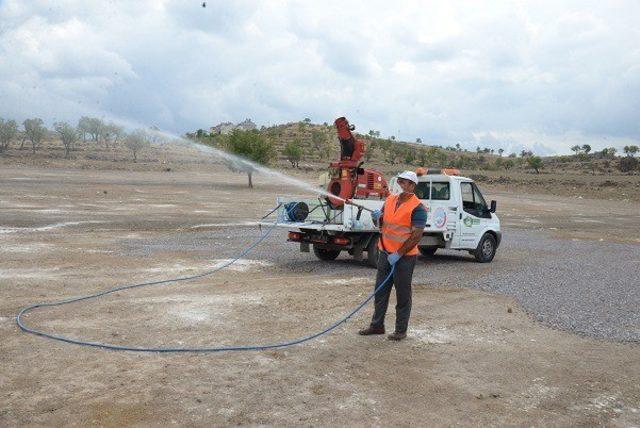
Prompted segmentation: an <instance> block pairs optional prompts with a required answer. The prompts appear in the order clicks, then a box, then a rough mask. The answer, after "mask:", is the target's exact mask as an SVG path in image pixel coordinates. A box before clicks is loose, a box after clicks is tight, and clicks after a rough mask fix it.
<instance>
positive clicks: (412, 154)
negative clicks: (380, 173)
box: [404, 147, 416, 165]
mask: <svg viewBox="0 0 640 428" xmlns="http://www.w3.org/2000/svg"><path fill="white" fill-rule="evenodd" d="M415 161H416V151H415V150H414V149H413V148H411V147H407V148H406V150H405V153H404V163H406V164H407V165H413V163H414V162H415Z"/></svg>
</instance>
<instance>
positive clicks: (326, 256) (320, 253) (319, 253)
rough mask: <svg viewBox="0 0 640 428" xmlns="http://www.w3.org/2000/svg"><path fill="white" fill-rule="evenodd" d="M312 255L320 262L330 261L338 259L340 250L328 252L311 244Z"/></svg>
mask: <svg viewBox="0 0 640 428" xmlns="http://www.w3.org/2000/svg"><path fill="white" fill-rule="evenodd" d="M313 254H315V255H316V257H317V258H319V259H320V260H325V261H331V260H335V259H336V258H338V256H339V255H340V250H328V249H326V248H322V247H320V246H318V245H316V244H313Z"/></svg>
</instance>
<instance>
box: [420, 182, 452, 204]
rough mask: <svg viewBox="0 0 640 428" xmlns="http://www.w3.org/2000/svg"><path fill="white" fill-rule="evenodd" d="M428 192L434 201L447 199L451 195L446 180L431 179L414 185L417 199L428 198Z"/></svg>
mask: <svg viewBox="0 0 640 428" xmlns="http://www.w3.org/2000/svg"><path fill="white" fill-rule="evenodd" d="M429 192H431V199H433V200H436V201H447V200H449V198H450V196H451V193H450V191H449V182H448V181H443V182H441V181H433V182H431V183H430V182H428V181H422V182H420V183H418V185H417V186H416V196H417V197H418V199H429Z"/></svg>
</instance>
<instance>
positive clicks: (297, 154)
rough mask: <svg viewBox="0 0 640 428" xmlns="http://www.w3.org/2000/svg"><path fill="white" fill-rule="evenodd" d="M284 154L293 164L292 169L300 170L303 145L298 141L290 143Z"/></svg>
mask: <svg viewBox="0 0 640 428" xmlns="http://www.w3.org/2000/svg"><path fill="white" fill-rule="evenodd" d="M282 154H283V155H284V156H285V157H286V158H287V160H288V161H289V162H291V166H292V167H294V168H299V167H300V159H302V143H300V140H298V139H296V140H293V141H289V142H288V143H287V145H286V146H285V148H284V150H283V151H282Z"/></svg>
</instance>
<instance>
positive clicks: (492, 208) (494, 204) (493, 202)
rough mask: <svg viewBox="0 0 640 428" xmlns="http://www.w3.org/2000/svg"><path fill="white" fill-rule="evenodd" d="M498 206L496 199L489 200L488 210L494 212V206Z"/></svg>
mask: <svg viewBox="0 0 640 428" xmlns="http://www.w3.org/2000/svg"><path fill="white" fill-rule="evenodd" d="M497 206H498V203H497V202H496V201H491V208H489V212H492V213H494V212H496V208H497Z"/></svg>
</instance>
